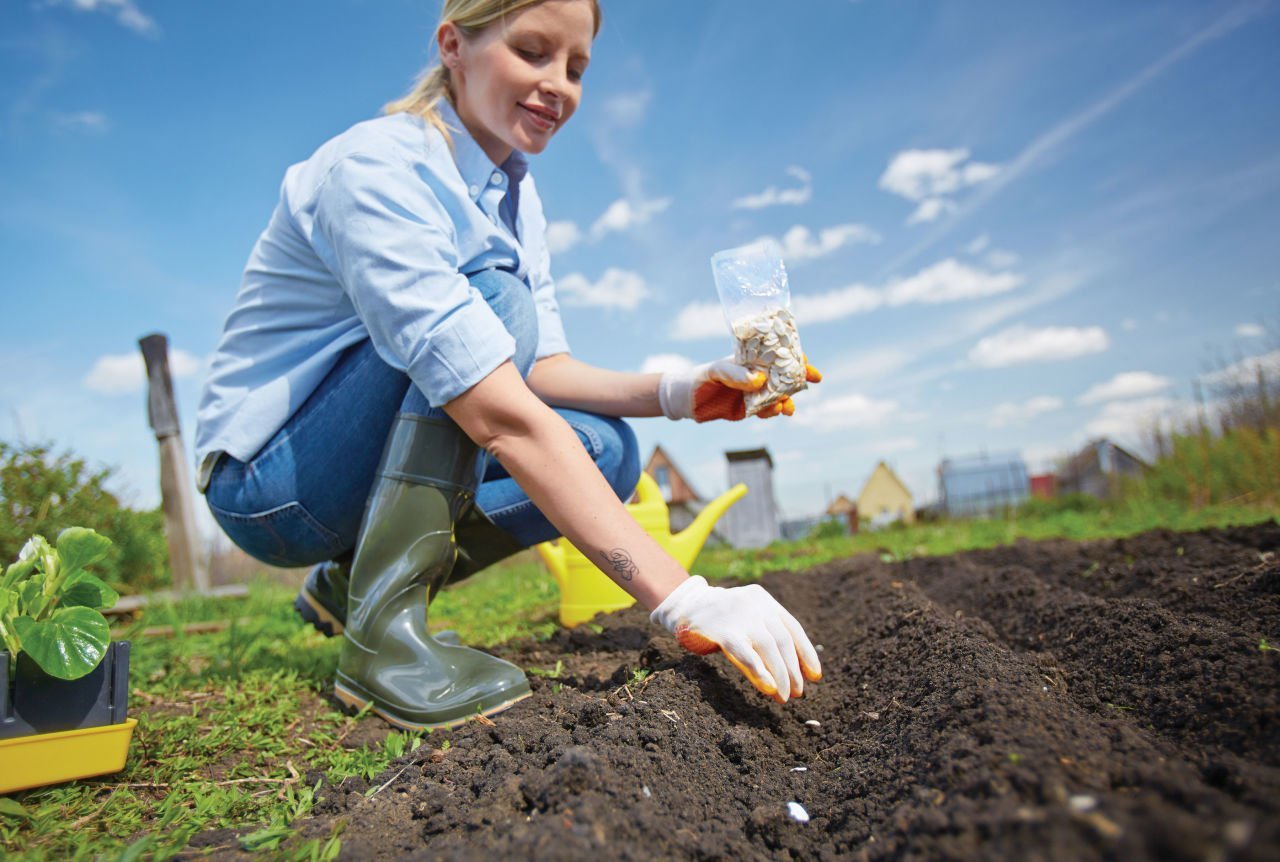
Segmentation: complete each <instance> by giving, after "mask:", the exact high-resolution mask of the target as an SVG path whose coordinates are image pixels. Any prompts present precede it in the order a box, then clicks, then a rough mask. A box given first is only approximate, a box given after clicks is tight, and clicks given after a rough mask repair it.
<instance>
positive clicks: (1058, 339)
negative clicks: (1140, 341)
mask: <svg viewBox="0 0 1280 862" xmlns="http://www.w3.org/2000/svg"><path fill="white" fill-rule="evenodd" d="M1109 343H1110V342H1109V341H1108V339H1107V333H1106V332H1105V331H1103V329H1102V327H1100V326H1088V327H1075V326H1049V327H1045V328H1043V329H1032V328H1030V327H1027V326H1023V325H1021V324H1019V325H1017V326H1013V327H1010V328H1009V329H1005V330H1003V331H1001V332H997V333H996V334H995V335H990V336H987V337H986V338H984V339H982V340H981V341H979V342H978V343H977V344H976V345H974V347H973V349H972V350H970V351H969V359H970V360H971V361H972V362H973V363H974V364H976V365H979V366H982V367H983V368H1000V367H1003V366H1006V365H1022V364H1024V363H1027V362H1053V361H1056V360H1062V359H1074V358H1075V357H1077V356H1084V355H1086V354H1089V353H1100V352H1102V351H1104V350H1106V349H1107V347H1108V345H1109Z"/></svg>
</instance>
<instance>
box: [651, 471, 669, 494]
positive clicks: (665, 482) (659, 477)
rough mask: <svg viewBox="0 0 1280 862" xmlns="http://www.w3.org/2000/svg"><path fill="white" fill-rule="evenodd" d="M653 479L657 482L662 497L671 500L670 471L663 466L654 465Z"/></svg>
mask: <svg viewBox="0 0 1280 862" xmlns="http://www.w3.org/2000/svg"><path fill="white" fill-rule="evenodd" d="M653 478H654V481H656V482H657V483H658V487H659V488H660V489H662V496H663V498H664V499H665V500H666V501H667V502H668V503H670V502H671V471H670V470H668V469H667V468H666V467H665V466H664V467H655V468H654V470H653Z"/></svg>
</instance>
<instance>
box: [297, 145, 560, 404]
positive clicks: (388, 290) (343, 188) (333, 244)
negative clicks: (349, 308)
mask: <svg viewBox="0 0 1280 862" xmlns="http://www.w3.org/2000/svg"><path fill="white" fill-rule="evenodd" d="M295 217H296V219H297V223H298V225H299V227H300V228H301V229H302V230H303V232H304V233H305V234H306V235H307V236H308V238H309V240H310V242H311V244H312V247H313V248H314V249H315V250H316V253H317V254H318V255H319V257H320V258H321V259H322V260H323V261H324V262H325V264H326V265H327V266H328V267H329V268H330V269H331V270H332V272H333V274H334V276H335V277H336V278H337V280H338V281H339V282H340V284H341V285H342V288H343V290H344V291H345V292H346V294H347V296H348V297H349V298H350V300H351V303H352V305H353V306H354V307H355V310H356V313H357V315H359V317H360V320H361V321H362V322H363V323H364V325H365V326H366V328H367V329H368V330H369V337H370V339H371V340H372V342H373V346H374V349H375V350H376V351H377V352H378V355H379V356H381V357H382V359H383V360H384V361H385V362H387V364H388V365H390V366H392V367H393V368H396V369H397V370H401V371H404V372H405V373H406V374H408V376H409V378H410V379H411V380H412V381H413V383H414V384H415V385H416V386H417V387H418V388H419V389H421V390H422V392H423V394H424V395H426V397H427V400H428V401H429V402H430V403H431V405H432V406H440V405H442V404H445V403H447V402H449V401H452V400H453V399H454V398H456V397H457V396H459V395H461V394H462V393H464V392H466V391H467V390H468V389H470V388H471V387H472V386H474V385H475V384H476V383H478V382H480V381H481V380H483V379H484V378H485V377H486V376H488V375H489V374H490V373H492V372H493V371H494V369H496V368H497V367H498V366H499V365H501V364H502V363H503V362H505V361H506V360H508V359H510V358H511V357H512V356H513V355H514V353H515V341H514V340H513V339H512V337H511V335H510V333H508V332H507V330H506V327H505V326H503V324H502V321H501V320H500V319H499V318H498V316H497V315H496V314H495V313H494V312H493V310H492V309H491V308H490V307H489V305H488V303H486V302H485V300H484V297H483V296H481V294H480V292H479V291H478V290H476V289H475V288H474V287H472V286H471V284H470V283H469V282H468V281H467V278H466V277H465V276H464V275H463V274H462V273H461V272H460V271H459V267H460V261H459V255H458V243H457V237H456V236H454V235H453V234H454V230H453V227H452V225H453V219H452V218H451V217H450V214H449V212H448V211H447V210H446V208H445V206H444V205H443V204H442V203H441V201H440V199H439V197H438V196H437V195H436V194H435V192H434V191H433V190H432V187H431V185H430V184H429V182H427V178H425V177H423V176H421V175H419V174H418V173H417V172H416V171H415V169H414V167H413V166H411V165H409V164H407V163H399V162H396V161H394V160H392V159H386V158H382V157H377V156H371V155H366V154H361V153H355V154H351V155H348V156H347V157H345V158H343V159H342V160H340V161H339V162H337V163H336V164H335V165H334V166H333V168H332V170H331V171H330V172H329V174H328V176H326V177H325V179H324V181H323V182H322V183H321V184H320V185H319V187H318V188H317V191H316V194H315V196H314V198H313V199H312V200H311V201H309V202H308V203H307V204H306V205H305V206H303V207H301V208H299V209H298V210H297V211H296V212H295ZM535 291H536V288H535ZM535 298H536V292H535ZM554 301H555V300H554V296H552V297H551V302H552V303H553V304H554ZM538 314H539V318H540V319H539V322H540V323H541V317H542V306H541V304H539V312H538ZM557 316H558V315H557ZM561 338H563V330H561Z"/></svg>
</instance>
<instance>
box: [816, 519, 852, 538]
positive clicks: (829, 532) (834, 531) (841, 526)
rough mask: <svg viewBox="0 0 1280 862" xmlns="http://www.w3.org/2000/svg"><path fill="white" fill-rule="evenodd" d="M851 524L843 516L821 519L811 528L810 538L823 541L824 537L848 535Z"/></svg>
mask: <svg viewBox="0 0 1280 862" xmlns="http://www.w3.org/2000/svg"><path fill="white" fill-rule="evenodd" d="M848 533H849V525H848V522H847V521H845V520H844V518H843V517H840V518H829V519H827V520H825V521H819V522H818V523H817V524H815V525H814V526H813V528H812V529H811V530H809V535H808V538H809V539H810V540H811V541H821V540H822V539H836V538H839V537H840V536H845V535H848Z"/></svg>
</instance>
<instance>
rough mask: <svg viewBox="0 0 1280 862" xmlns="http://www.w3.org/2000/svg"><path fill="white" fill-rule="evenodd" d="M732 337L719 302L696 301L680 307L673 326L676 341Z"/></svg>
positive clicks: (672, 334)
mask: <svg viewBox="0 0 1280 862" xmlns="http://www.w3.org/2000/svg"><path fill="white" fill-rule="evenodd" d="M721 336H727V337H732V336H731V335H730V332H729V324H728V323H727V322H725V319H724V312H723V311H722V310H721V308H720V303H718V302H694V303H690V304H689V305H686V306H685V307H684V308H682V309H680V313H679V314H678V315H676V322H675V323H674V324H673V325H672V327H671V337H672V338H674V339H675V340H676V341H697V340H699V339H703V338H717V337H721Z"/></svg>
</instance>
